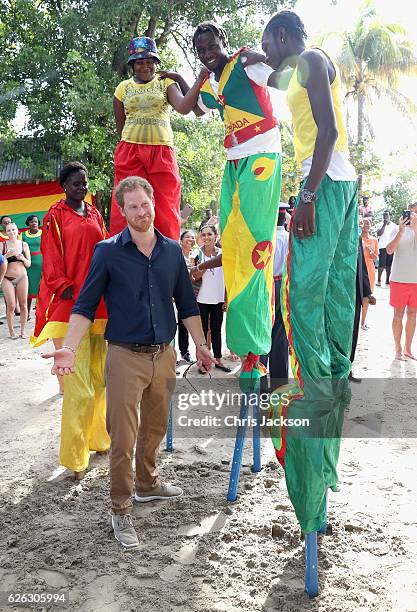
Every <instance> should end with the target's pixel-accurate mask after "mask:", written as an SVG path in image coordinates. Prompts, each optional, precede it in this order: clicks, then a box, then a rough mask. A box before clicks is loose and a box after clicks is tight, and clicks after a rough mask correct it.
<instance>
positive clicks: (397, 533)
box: [0, 287, 417, 612]
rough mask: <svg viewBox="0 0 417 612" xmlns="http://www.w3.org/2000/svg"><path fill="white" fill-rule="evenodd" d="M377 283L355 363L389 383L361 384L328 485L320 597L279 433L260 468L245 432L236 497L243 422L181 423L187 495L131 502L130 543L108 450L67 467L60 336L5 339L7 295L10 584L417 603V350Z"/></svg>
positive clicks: (304, 606) (122, 602) (360, 606)
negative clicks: (230, 490) (73, 471)
mask: <svg viewBox="0 0 417 612" xmlns="http://www.w3.org/2000/svg"><path fill="white" fill-rule="evenodd" d="M375 295H376V298H377V305H376V306H374V307H370V309H369V317H368V319H369V320H368V324H369V326H370V328H369V330H368V331H366V332H363V331H362V332H361V335H360V343H359V348H358V352H357V360H356V363H355V367H354V371H355V374H356V375H358V376H363V377H364V378H368V379H380V382H379V381H377V382H376V383H375V384H373V385H372V392H370V391H368V387H367V383H366V381H364V382H363V383H362V385H355V389H353V393H354V395H355V394H356V395H358V396H359V398H360V399H357V400H356V401H355V405H354V406H352V408H351V409H350V411H349V415H348V416H349V418H350V428H348V431H349V432H350V433H349V435H348V437H346V438H345V439H344V440H343V442H342V451H341V458H340V463H339V475H340V491H339V492H337V493H330V494H329V520H330V522H331V524H332V531H333V533H332V535H328V536H323V537H320V541H319V580H320V594H319V597H318V598H317V599H315V600H309V599H308V597H307V595H306V594H305V593H304V590H303V589H304V584H303V581H304V544H303V542H302V540H301V538H300V529H299V526H298V523H297V521H296V518H295V515H294V512H293V509H292V507H291V504H290V502H289V498H288V495H287V492H286V487H285V480H284V474H283V471H282V469H281V468H280V466H279V464H278V463H277V461H276V459H275V458H274V453H273V449H272V444H271V442H270V440H268V439H264V440H263V441H262V461H263V466H264V467H263V469H262V471H261V472H260V473H258V474H253V473H252V472H251V470H250V465H251V443H250V440H248V443H247V445H246V449H245V456H244V466H243V469H242V473H241V479H240V484H239V495H238V499H237V501H236V502H235V503H233V504H228V503H227V502H226V492H227V487H228V482H229V474H230V465H229V462H230V459H231V456H232V452H233V446H234V439H233V437H232V435H229V436H228V437H223V436H216V435H215V434H214V435H206V436H202V437H193V436H186V437H184V436H181V435H180V434H179V435H174V451H173V452H172V453H167V452H161V455H160V470H161V475H162V478H163V479H164V480H166V481H169V482H173V483H174V484H178V485H180V486H181V487H183V489H184V495H183V496H182V497H181V498H180V499H179V500H177V501H175V502H169V503H158V502H152V503H149V504H142V505H140V506H137V505H136V506H135V507H134V517H135V518H134V521H135V526H136V529H137V532H138V535H139V540H140V547H139V549H137V550H135V551H131V552H126V551H123V550H122V549H121V548H120V547H119V545H118V543H117V542H116V540H115V539H114V537H113V533H112V529H111V526H110V504H109V479H108V457H106V456H95V455H94V454H93V455H92V456H91V462H90V469H89V471H88V473H87V475H86V477H85V479H84V480H83V481H81V482H74V481H73V480H72V479H71V475H70V474H69V473H68V472H67V471H65V470H64V469H63V468H60V467H59V466H58V463H57V461H58V460H57V457H58V447H59V431H60V405H61V399H62V398H61V397H60V396H59V395H58V394H57V390H58V386H57V382H56V380H55V379H54V377H53V376H51V375H50V373H49V372H50V367H51V364H50V363H47V362H45V361H44V360H42V359H41V357H40V354H41V353H42V352H45V350H46V349H47V348H49V347H48V345H45V346H44V347H41V348H40V349H36V350H32V349H31V348H30V347H29V344H28V341H27V340H15V341H14V340H10V339H9V338H8V336H7V326H6V323H5V317H4V305H3V303H2V306H1V311H0V320H2V321H4V325H2V326H0V380H1V389H2V392H1V397H0V418H1V423H2V427H1V429H0V456H1V465H2V471H1V477H0V493H1V498H2V504H1V523H2V530H1V536H0V539H1V546H0V582H1V589H0V590H2V591H9V590H13V591H18V592H35V591H36V592H41V591H54V590H55V591H56V590H58V591H67V592H69V604H68V609H70V610H77V611H78V610H82V611H84V610H85V611H96V610H97V611H99V610H100V611H102V612H104V611H105V612H118V611H125V610H132V611H133V610H140V611H141V612H159V611H161V612H162V611H164V612H165V611H176V610H178V611H181V612H215V611H225V612H238V611H239V612H260V611H262V612H272V611H278V610H279V611H281V610H282V611H291V612H293V611H294V612H296V611H299V610H312V611H323V612H324V611H326V612H341V611H343V612H366V611H368V610H369V611H370V610H377V611H378V612H383V611H390V612H393V611H394V612H413V611H417V572H416V553H417V513H416V507H417V479H416V476H415V473H416V465H417V439H416V437H415V433H414V434H413V431H414V430H413V426H412V425H413V423H412V421H413V419H415V415H414V410H415V405H410V402H409V401H408V400H407V398H409V397H410V396H412V397H414V398H415V396H416V394H415V388H416V374H417V362H412V361H410V360H407V361H406V362H395V361H393V356H394V347H393V341H392V336H391V309H390V306H389V304H388V296H389V291H388V289H387V288H386V287H382V288H378V287H377V288H376V294H375ZM30 323H31V324H33V313H32V321H31V322H30ZM31 328H32V325H31V326H30V329H31ZM416 342H417V341H415V346H416V347H417V345H416ZM415 350H416V352H417V348H416V349H415ZM228 363H229V365H231V363H230V362H228ZM232 365H233V364H232ZM232 378H233V376H231V377H230V378H226V379H225V378H224V377H223V378H218V376H217V373H216V374H215V375H214V376H213V379H212V381H211V382H210V381H209V383H210V385H212V386H213V388H216V389H221V388H225V387H227V386H228V385H229V383H230V381H232ZM392 379H398V383H397V382H396V381H395V380H394V381H393V380H392ZM190 380H191V382H193V384H195V385H196V386H197V385H198V382H199V379H198V378H197V377H196V376H195V375H194V374H190ZM234 380H236V379H234ZM184 384H185V385H187V384H188V383H187V382H186V381H182V382H181V388H182V386H183V385H184ZM206 384H207V381H206ZM208 386H209V385H208ZM360 388H362V391H360ZM369 388H371V387H369ZM363 390H364V391H363ZM188 391H189V392H191V391H192V389H191V387H189V389H188ZM397 391H398V392H397ZM361 394H362V395H361ZM203 412H204V411H202V410H201V408H200V407H196V408H195V414H200V413H201V414H203ZM370 414H371V415H373V416H372V419H373V421H372V422H373V423H374V424H375V423H376V424H377V425H378V426H377V427H376V428H372V427H371V428H369V427H368V424H369V418H368V417H369V415H370ZM381 415H382V416H381ZM397 417H398V419H397ZM400 417H403V418H402V419H400ZM401 420H402V421H404V423H403V424H405V425H404V426H405V429H404V428H400V427H399V426H398V422H399V421H401ZM410 422H411V424H410ZM414 426H415V421H414ZM378 427H379V428H380V430H381V431H383V432H385V433H384V435H385V436H386V437H378V435H377V433H376V430H377V429H378ZM232 433H233V432H232ZM2 609H5V608H2ZM8 609H9V608H8ZM45 609H52V608H48V607H46V608H45Z"/></svg>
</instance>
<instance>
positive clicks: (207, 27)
mask: <svg viewBox="0 0 417 612" xmlns="http://www.w3.org/2000/svg"><path fill="white" fill-rule="evenodd" d="M205 32H211V33H212V34H213V36H216V37H217V38H220V40H221V41H222V43H223V46H224V47H225V49H227V48H228V47H229V40H228V38H227V33H226V30H225V29H224V28H222V26H221V25H219V24H217V23H214V21H203V22H202V23H199V24H198V26H197V27H196V30H195V32H194V34H193V51H194V53H196V52H197V38H198V37H199V36H200V35H201V34H204V33H205Z"/></svg>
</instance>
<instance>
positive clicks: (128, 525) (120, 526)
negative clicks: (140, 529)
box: [111, 514, 139, 548]
mask: <svg viewBox="0 0 417 612" xmlns="http://www.w3.org/2000/svg"><path fill="white" fill-rule="evenodd" d="M111 524H112V527H113V530H114V537H115V538H116V540H117V541H118V542H120V544H121V545H122V546H123V548H136V547H137V546H139V540H138V536H137V535H136V531H135V528H134V527H133V523H132V517H131V516H130V514H113V516H112V517H111Z"/></svg>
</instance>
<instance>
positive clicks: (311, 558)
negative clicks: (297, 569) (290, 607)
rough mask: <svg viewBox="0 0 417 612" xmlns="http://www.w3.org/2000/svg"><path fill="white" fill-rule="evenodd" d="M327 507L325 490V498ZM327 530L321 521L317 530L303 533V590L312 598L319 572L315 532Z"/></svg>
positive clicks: (315, 593)
mask: <svg viewBox="0 0 417 612" xmlns="http://www.w3.org/2000/svg"><path fill="white" fill-rule="evenodd" d="M325 504H326V508H327V492H326V500H325ZM326 530H327V523H323V525H322V526H321V527H320V529H319V530H318V531H312V532H311V533H306V535H305V547H306V550H305V563H306V573H305V591H306V593H307V595H308V596H309V597H310V599H312V598H313V597H317V595H318V594H319V573H318V569H319V568H318V556H317V534H318V533H321V534H325V533H326Z"/></svg>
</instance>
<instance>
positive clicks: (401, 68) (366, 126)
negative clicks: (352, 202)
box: [322, 0, 417, 186]
mask: <svg viewBox="0 0 417 612" xmlns="http://www.w3.org/2000/svg"><path fill="white" fill-rule="evenodd" d="M334 35H336V36H338V37H339V38H340V39H341V42H342V46H341V52H340V54H339V55H338V57H337V64H338V66H339V68H340V73H341V78H342V81H343V82H344V84H345V86H346V89H347V93H346V99H347V101H349V100H350V99H352V100H353V101H354V103H355V105H356V112H357V123H356V125H357V133H356V138H355V139H354V141H355V142H356V145H357V151H356V155H355V160H356V161H357V162H358V167H357V171H358V175H359V177H360V186H361V184H362V171H361V167H362V166H364V165H366V164H367V161H368V160H367V154H368V152H369V147H366V146H363V145H364V144H365V141H366V139H367V138H371V139H372V138H373V133H372V121H371V112H370V111H371V108H372V105H373V104H374V103H375V102H376V101H377V100H379V99H380V98H381V97H384V98H385V99H388V100H389V101H390V102H391V103H392V105H393V107H394V108H396V109H397V110H399V111H400V112H402V113H403V114H404V115H406V116H407V115H408V116H412V115H414V114H415V113H416V112H417V108H416V106H415V104H414V103H413V101H412V100H411V99H410V98H408V97H407V96H405V95H404V94H402V93H401V92H400V91H399V89H398V85H399V80H400V77H401V76H403V75H411V76H415V75H417V55H416V52H415V49H414V46H413V43H412V41H411V39H410V38H409V37H408V35H407V32H406V30H405V28H404V27H403V26H401V25H399V24H397V23H390V22H387V21H385V20H384V19H382V18H381V17H380V16H378V14H377V12H376V10H375V8H374V7H373V4H372V1H371V0H367V1H366V2H364V4H363V5H362V8H361V12H360V14H359V15H358V19H357V21H356V25H355V26H354V28H353V29H352V30H350V31H345V32H336V33H335V32H332V33H329V34H326V35H325V36H324V37H322V42H324V41H325V40H326V39H328V38H330V37H331V36H334ZM360 153H362V155H361V154H360Z"/></svg>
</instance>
